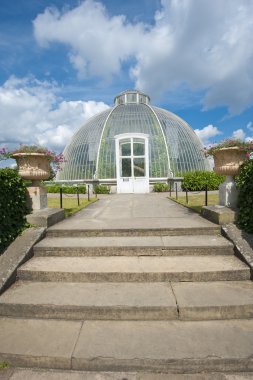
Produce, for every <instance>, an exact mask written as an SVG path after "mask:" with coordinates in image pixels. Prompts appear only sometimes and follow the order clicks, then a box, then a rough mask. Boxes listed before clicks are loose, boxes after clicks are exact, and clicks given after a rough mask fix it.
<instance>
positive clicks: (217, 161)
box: [213, 147, 246, 176]
mask: <svg viewBox="0 0 253 380" xmlns="http://www.w3.org/2000/svg"><path fill="white" fill-rule="evenodd" d="M213 157H214V171H215V172H216V173H217V174H221V175H226V176H235V175H237V174H238V173H239V170H240V166H241V165H242V164H243V162H244V161H245V160H246V155H245V152H244V151H243V150H241V149H240V148H238V147H229V148H221V149H219V150H217V151H215V152H214V153H213Z"/></svg>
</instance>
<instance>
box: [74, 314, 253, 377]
mask: <svg viewBox="0 0 253 380" xmlns="http://www.w3.org/2000/svg"><path fill="white" fill-rule="evenodd" d="M87 342H89V344H88V345H87ZM252 346H253V320H230V321H227V320H226V321H197V322H196V321H169V322H160V321H148V322H142V321H137V322H133V321H131V322H130V321H88V322H86V323H85V324H84V325H83V327H82V330H81V334H80V336H79V339H78V342H77V345H76V348H75V351H74V353H73V359H72V365H73V369H82V370H96V371H98V370H103V371H106V370H108V369H110V370H111V371H130V370H131V371H134V370H139V371H140V370H151V371H161V372H170V371H171V372H173V371H174V372H175V373H184V372H194V371H195V372H201V371H206V372H207V371H235V370H236V371H252V370H253V358H252V352H253V351H252Z"/></svg>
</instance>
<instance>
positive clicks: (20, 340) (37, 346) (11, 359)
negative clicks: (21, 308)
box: [0, 318, 82, 369]
mask: <svg viewBox="0 0 253 380" xmlns="http://www.w3.org/2000/svg"><path fill="white" fill-rule="evenodd" d="M81 326H82V323H81V322H77V321H76V322H72V321H54V320H39V319H14V318H0V361H6V362H7V363H8V364H10V365H12V366H22V367H23V366H24V367H44V368H62V369H63V368H66V369H70V368H71V356H72V352H73V350H74V347H75V344H76V341H77V338H78V334H79V332H80V328H81Z"/></svg>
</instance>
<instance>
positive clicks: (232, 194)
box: [213, 147, 246, 208]
mask: <svg viewBox="0 0 253 380" xmlns="http://www.w3.org/2000/svg"><path fill="white" fill-rule="evenodd" d="M213 157H214V171H215V172H216V173H217V174H221V175H225V176H226V180H225V182H223V183H222V184H221V185H220V186H219V204H220V205H221V206H227V207H231V208H236V207H237V200H238V189H237V187H236V184H235V181H234V178H233V177H234V176H235V175H237V174H238V173H239V171H240V166H241V165H242V164H243V162H244V161H245V160H246V154H245V152H244V151H243V150H241V149H240V148H239V147H228V148H221V149H219V150H217V151H216V152H214V154H213Z"/></svg>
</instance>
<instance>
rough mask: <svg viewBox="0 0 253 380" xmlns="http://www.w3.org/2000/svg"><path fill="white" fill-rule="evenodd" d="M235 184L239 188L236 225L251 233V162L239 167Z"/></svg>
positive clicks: (252, 192)
mask: <svg viewBox="0 0 253 380" xmlns="http://www.w3.org/2000/svg"><path fill="white" fill-rule="evenodd" d="M236 183H237V186H238V188H239V199H238V208H239V213H238V220H237V223H238V225H239V227H241V228H242V229H243V230H245V231H247V232H250V233H253V160H248V161H246V162H245V163H244V164H243V165H242V166H241V170H240V174H239V175H238V177H237V179H236Z"/></svg>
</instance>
